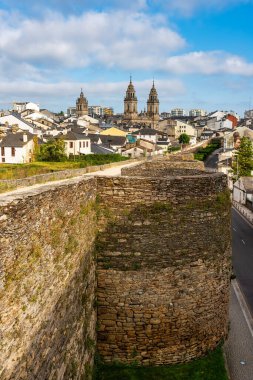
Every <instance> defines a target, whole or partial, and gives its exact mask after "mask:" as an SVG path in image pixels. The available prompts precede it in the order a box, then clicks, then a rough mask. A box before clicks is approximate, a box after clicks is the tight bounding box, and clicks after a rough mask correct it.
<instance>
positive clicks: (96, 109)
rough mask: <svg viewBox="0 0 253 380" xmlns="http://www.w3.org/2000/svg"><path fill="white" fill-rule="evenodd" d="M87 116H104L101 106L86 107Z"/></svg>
mask: <svg viewBox="0 0 253 380" xmlns="http://www.w3.org/2000/svg"><path fill="white" fill-rule="evenodd" d="M88 114H89V115H90V116H93V115H94V114H96V115H99V116H103V115H104V110H103V107H101V106H89V107H88Z"/></svg>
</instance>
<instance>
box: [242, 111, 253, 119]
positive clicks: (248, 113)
mask: <svg viewBox="0 0 253 380" xmlns="http://www.w3.org/2000/svg"><path fill="white" fill-rule="evenodd" d="M244 118H245V119H253V110H248V111H245V112H244Z"/></svg>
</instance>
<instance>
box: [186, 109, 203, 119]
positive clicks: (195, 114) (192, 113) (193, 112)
mask: <svg viewBox="0 0 253 380" xmlns="http://www.w3.org/2000/svg"><path fill="white" fill-rule="evenodd" d="M206 115H207V112H206V111H205V110H202V109H192V110H190V111H189V116H193V117H202V116H206Z"/></svg>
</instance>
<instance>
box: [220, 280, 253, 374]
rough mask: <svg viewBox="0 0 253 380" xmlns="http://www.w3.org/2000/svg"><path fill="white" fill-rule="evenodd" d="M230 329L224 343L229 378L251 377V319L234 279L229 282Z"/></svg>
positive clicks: (252, 331)
mask: <svg viewBox="0 0 253 380" xmlns="http://www.w3.org/2000/svg"><path fill="white" fill-rule="evenodd" d="M231 285H232V286H231V299H230V310H229V315H230V330H229V336H228V340H227V341H226V343H225V345H224V353H225V356H226V361H227V366H228V369H229V374H230V380H252V379H253V320H252V317H251V315H250V312H249V310H248V307H247V305H246V303H245V301H244V298H243V295H242V293H241V291H240V288H239V286H238V283H237V281H236V280H232V282H231Z"/></svg>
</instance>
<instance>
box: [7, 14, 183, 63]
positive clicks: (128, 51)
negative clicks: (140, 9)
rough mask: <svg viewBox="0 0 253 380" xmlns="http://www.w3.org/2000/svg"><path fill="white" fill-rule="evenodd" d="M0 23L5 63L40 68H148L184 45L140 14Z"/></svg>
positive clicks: (159, 22) (155, 19)
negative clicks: (12, 62) (30, 65)
mask: <svg viewBox="0 0 253 380" xmlns="http://www.w3.org/2000/svg"><path fill="white" fill-rule="evenodd" d="M9 20H10V18H8V17H7V18H6V17H0V33H1V36H3V38H1V40H0V53H1V56H3V57H5V59H6V60H10V61H15V62H26V63H28V64H33V65H38V64H39V65H40V66H44V67H52V66H54V65H57V66H58V67H69V68H78V67H87V66H89V65H94V64H100V65H104V66H106V67H121V68H127V69H129V68H135V69H136V68H142V69H143V68H152V67H154V66H155V64H154V60H155V59H156V58H157V57H159V56H160V55H161V56H162V57H164V56H165V55H166V54H168V53H169V52H172V51H175V50H178V49H180V48H182V47H183V46H184V45H185V41H184V39H183V38H182V37H181V36H180V35H179V34H178V33H176V32H175V31H173V30H172V29H170V28H168V27H167V26H166V24H165V20H163V18H162V17H160V16H159V17H158V16H148V15H144V14H142V13H129V12H123V11H122V12H109V13H104V12H103V13H96V12H88V13H85V14H83V15H81V16H79V17H77V16H70V17H68V18H67V19H65V18H64V17H63V16H61V15H59V14H55V13H50V14H48V17H46V18H44V19H42V20H36V19H20V20H17V21H16V22H15V23H13V22H12V23H10V22H9Z"/></svg>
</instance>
